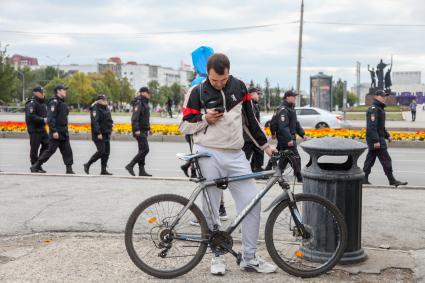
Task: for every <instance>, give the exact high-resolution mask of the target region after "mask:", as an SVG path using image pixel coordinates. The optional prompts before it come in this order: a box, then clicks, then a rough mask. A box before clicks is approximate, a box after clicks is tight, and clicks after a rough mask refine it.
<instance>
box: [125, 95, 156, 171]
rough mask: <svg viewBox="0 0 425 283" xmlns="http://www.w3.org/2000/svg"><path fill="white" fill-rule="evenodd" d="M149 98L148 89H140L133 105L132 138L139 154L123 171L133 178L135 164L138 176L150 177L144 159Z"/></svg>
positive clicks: (146, 145)
mask: <svg viewBox="0 0 425 283" xmlns="http://www.w3.org/2000/svg"><path fill="white" fill-rule="evenodd" d="M149 98H150V92H149V89H148V88H147V87H141V88H140V90H139V95H138V96H137V97H136V100H135V101H134V104H133V115H132V116H131V128H132V132H133V137H134V138H135V139H136V140H137V144H138V147H139V152H138V153H137V154H136V156H135V157H134V158H133V160H131V162H130V163H129V164H127V166H125V169H127V171H128V172H129V173H130V174H131V175H133V176H135V173H134V169H133V167H134V165H136V163H137V164H138V165H139V176H149V177H150V176H152V175H151V174H148V173H147V172H146V170H145V157H146V155H147V154H148V152H149V144H148V135H149V131H150V123H149V117H150V113H149Z"/></svg>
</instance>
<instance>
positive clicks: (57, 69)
mask: <svg viewBox="0 0 425 283" xmlns="http://www.w3.org/2000/svg"><path fill="white" fill-rule="evenodd" d="M69 57H71V55H69V54H68V55H66V56H65V57H63V58H62V59H60V60H57V59H55V58H52V57H50V56H46V58H48V59H50V60H53V61H55V62H56V72H57V77H58V78H59V65H60V63H62V61H63V60H65V59H67V58H69Z"/></svg>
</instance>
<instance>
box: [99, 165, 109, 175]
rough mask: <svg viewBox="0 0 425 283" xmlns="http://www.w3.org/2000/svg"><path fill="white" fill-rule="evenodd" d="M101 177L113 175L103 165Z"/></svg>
mask: <svg viewBox="0 0 425 283" xmlns="http://www.w3.org/2000/svg"><path fill="white" fill-rule="evenodd" d="M100 175H112V173H111V172H108V170H106V165H102V169H100Z"/></svg>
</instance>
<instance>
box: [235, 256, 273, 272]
mask: <svg viewBox="0 0 425 283" xmlns="http://www.w3.org/2000/svg"><path fill="white" fill-rule="evenodd" d="M239 267H240V269H241V270H245V271H256V272H259V273H273V272H276V270H277V267H276V266H275V265H274V264H271V263H268V262H266V261H264V260H263V259H261V258H260V257H258V256H257V257H255V258H253V259H251V260H249V261H248V262H246V261H245V260H243V258H242V260H241V263H240V265H239Z"/></svg>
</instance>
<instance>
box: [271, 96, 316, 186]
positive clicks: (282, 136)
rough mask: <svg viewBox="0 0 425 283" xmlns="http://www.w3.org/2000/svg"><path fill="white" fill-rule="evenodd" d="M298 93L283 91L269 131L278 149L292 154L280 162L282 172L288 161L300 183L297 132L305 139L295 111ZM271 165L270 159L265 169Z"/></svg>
mask: <svg viewBox="0 0 425 283" xmlns="http://www.w3.org/2000/svg"><path fill="white" fill-rule="evenodd" d="M297 95H298V94H297V93H296V92H294V91H292V90H288V91H286V92H285V94H284V96H283V102H282V104H281V105H280V106H279V107H278V109H277V110H276V112H275V114H274V115H273V118H272V120H271V122H270V131H271V133H272V136H273V137H274V138H277V149H278V150H290V151H292V152H293V154H294V160H293V161H292V160H285V161H284V162H282V164H280V166H281V170H282V172H283V171H284V170H285V168H286V165H288V162H289V163H290V165H291V167H292V169H293V170H294V175H295V177H296V179H297V182H299V183H302V181H303V178H302V175H301V157H300V154H299V152H298V150H297V139H296V135H297V134H298V135H299V136H300V137H301V138H302V139H303V140H307V139H308V137H307V136H306V135H305V132H304V129H303V128H302V127H301V124H300V122H298V119H297V112H296V111H295V103H296V96H297ZM270 167H271V164H270V161H269V164H268V165H267V169H269V168H270Z"/></svg>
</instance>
